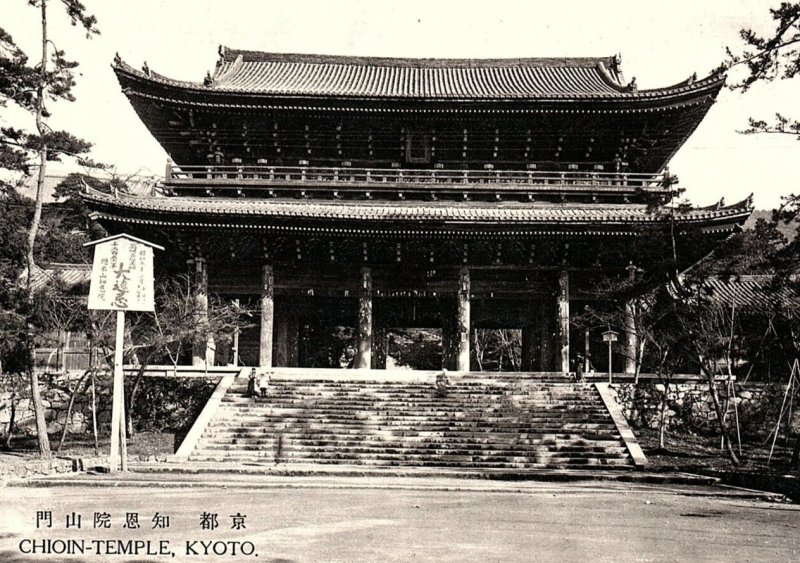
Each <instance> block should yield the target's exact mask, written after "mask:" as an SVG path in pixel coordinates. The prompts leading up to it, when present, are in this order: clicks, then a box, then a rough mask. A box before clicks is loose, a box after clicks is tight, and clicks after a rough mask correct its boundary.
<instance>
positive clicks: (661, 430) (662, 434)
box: [658, 381, 669, 450]
mask: <svg viewBox="0 0 800 563" xmlns="http://www.w3.org/2000/svg"><path fill="white" fill-rule="evenodd" d="M662 383H663V384H664V392H663V393H662V394H661V417H660V420H659V422H658V447H659V448H660V449H662V450H663V449H664V448H666V447H667V441H666V435H667V399H668V398H669V381H662Z"/></svg>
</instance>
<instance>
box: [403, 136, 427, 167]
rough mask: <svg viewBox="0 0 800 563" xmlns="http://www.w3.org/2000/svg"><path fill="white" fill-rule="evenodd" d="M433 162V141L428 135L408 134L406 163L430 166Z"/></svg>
mask: <svg viewBox="0 0 800 563" xmlns="http://www.w3.org/2000/svg"><path fill="white" fill-rule="evenodd" d="M430 161H431V141H430V135H428V134H427V133H415V132H414V131H408V132H406V162H408V163H410V164H428V163H430Z"/></svg>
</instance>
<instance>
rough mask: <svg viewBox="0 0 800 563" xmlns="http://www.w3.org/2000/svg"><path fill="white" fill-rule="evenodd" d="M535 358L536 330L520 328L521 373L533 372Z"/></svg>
mask: <svg viewBox="0 0 800 563" xmlns="http://www.w3.org/2000/svg"><path fill="white" fill-rule="evenodd" d="M535 358H536V328H535V327H533V326H525V327H522V371H533V370H534V369H536V368H534V362H535Z"/></svg>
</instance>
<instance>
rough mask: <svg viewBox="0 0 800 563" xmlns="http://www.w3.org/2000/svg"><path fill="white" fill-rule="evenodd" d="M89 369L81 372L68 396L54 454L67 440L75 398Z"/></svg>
mask: <svg viewBox="0 0 800 563" xmlns="http://www.w3.org/2000/svg"><path fill="white" fill-rule="evenodd" d="M90 371H91V368H89V369H87V370H86V371H85V372H83V375H82V376H81V378H80V379H79V380H78V383H77V384H76V385H75V389H73V390H72V393H70V394H69V403H67V414H66V415H65V416H64V427H63V428H62V429H61V439H59V441H58V446H56V452H60V451H61V448H62V447H63V446H64V440H65V439H66V438H67V431H68V429H69V419H70V417H71V416H72V407H73V406H74V405H75V397H77V396H78V393H79V392H80V389H81V385H83V382H84V381H85V380H86V376H87V375H89V372H90Z"/></svg>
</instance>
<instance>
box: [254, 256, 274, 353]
mask: <svg viewBox="0 0 800 563" xmlns="http://www.w3.org/2000/svg"><path fill="white" fill-rule="evenodd" d="M274 281H275V280H274V277H273V271H272V265H271V264H264V265H263V266H262V267H261V329H260V332H259V345H258V365H259V366H260V367H262V368H271V367H272V324H273V321H274V316H275V298H274Z"/></svg>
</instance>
